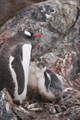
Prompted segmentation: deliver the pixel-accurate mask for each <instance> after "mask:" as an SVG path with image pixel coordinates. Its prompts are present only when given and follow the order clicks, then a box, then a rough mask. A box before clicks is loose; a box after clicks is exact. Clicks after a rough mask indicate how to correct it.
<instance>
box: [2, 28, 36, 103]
mask: <svg viewBox="0 0 80 120" xmlns="http://www.w3.org/2000/svg"><path fill="white" fill-rule="evenodd" d="M34 36H35V35H33V33H31V32H29V31H27V30H24V31H21V32H17V33H16V34H15V35H14V36H13V37H11V38H9V39H8V40H6V41H5V43H4V44H3V45H2V47H1V49H0V90H2V89H3V88H7V89H8V91H9V93H10V95H11V96H12V98H13V99H15V100H18V101H19V102H20V103H22V102H23V100H24V99H25V98H26V94H27V83H28V76H29V63H30V57H31V48H32V44H33V42H34ZM36 36H37V35H36Z"/></svg>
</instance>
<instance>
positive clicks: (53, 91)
mask: <svg viewBox="0 0 80 120" xmlns="http://www.w3.org/2000/svg"><path fill="white" fill-rule="evenodd" d="M36 77H37V79H38V90H39V93H40V95H41V96H42V98H43V99H45V100H46V101H52V102H53V103H55V102H57V101H59V100H60V98H61V96H62V93H63V88H62V84H61V81H60V80H59V78H58V77H57V76H56V74H55V73H53V72H52V71H51V70H50V69H48V68H47V67H46V66H45V64H44V63H43V62H40V63H38V64H37V66H36Z"/></svg>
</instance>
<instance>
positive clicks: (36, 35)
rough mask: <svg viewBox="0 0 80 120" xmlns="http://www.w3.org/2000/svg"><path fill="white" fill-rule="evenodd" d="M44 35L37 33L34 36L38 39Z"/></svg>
mask: <svg viewBox="0 0 80 120" xmlns="http://www.w3.org/2000/svg"><path fill="white" fill-rule="evenodd" d="M41 35H42V33H37V34H35V35H34V36H35V37H38V36H41Z"/></svg>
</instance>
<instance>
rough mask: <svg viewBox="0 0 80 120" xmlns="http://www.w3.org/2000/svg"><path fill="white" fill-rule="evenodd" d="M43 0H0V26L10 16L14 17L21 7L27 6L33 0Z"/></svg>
mask: <svg viewBox="0 0 80 120" xmlns="http://www.w3.org/2000/svg"><path fill="white" fill-rule="evenodd" d="M41 1H45V0H34V1H32V0H29V1H28V0H17V1H16V0H14V1H13V0H6V1H5V0H1V1H0V15H1V16H0V27H1V26H2V25H3V24H4V23H5V22H6V21H7V20H8V19H10V18H12V17H14V16H15V15H16V14H17V12H18V11H20V10H21V9H22V8H24V7H26V6H29V5H31V4H33V3H35V2H41ZM2 13H3V14H2Z"/></svg>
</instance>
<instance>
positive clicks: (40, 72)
mask: <svg viewBox="0 0 80 120" xmlns="http://www.w3.org/2000/svg"><path fill="white" fill-rule="evenodd" d="M45 70H46V67H45V68H43V69H39V68H38V67H36V77H37V78H38V79H39V78H41V77H43V76H44V71H45Z"/></svg>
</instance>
